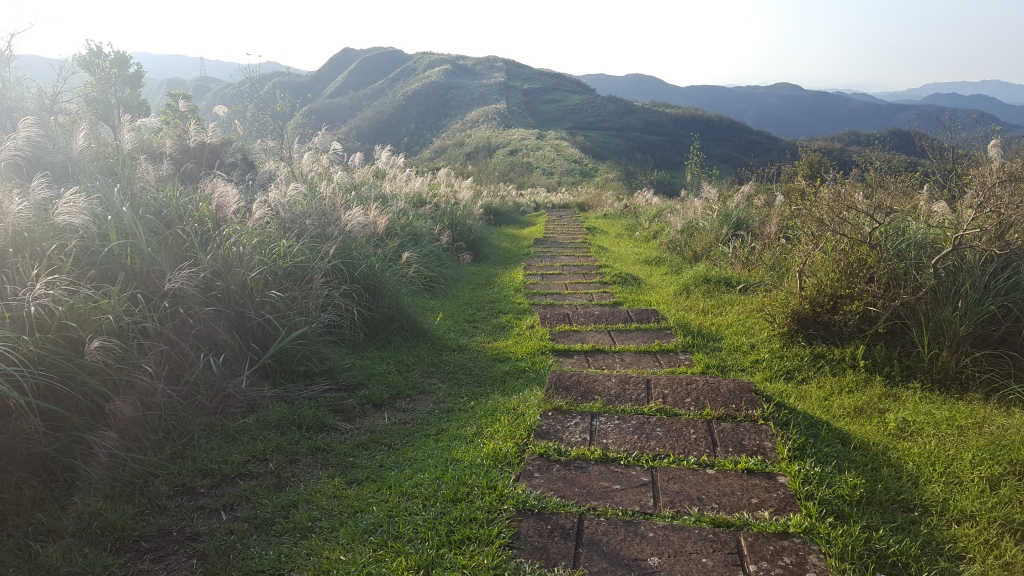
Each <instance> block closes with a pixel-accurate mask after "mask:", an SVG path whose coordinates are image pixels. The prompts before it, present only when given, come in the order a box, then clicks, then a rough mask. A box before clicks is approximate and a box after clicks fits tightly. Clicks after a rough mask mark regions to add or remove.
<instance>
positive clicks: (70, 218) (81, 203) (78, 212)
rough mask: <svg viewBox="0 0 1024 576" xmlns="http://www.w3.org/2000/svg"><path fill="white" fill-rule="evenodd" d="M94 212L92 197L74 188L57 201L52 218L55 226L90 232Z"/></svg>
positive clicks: (76, 187)
mask: <svg viewBox="0 0 1024 576" xmlns="http://www.w3.org/2000/svg"><path fill="white" fill-rule="evenodd" d="M94 211H95V207H94V206H93V197H91V196H89V195H87V194H86V193H85V192H84V191H83V190H80V189H79V188H78V186H75V187H74V188H72V189H70V190H68V191H67V192H65V193H64V195H63V196H61V197H60V198H59V199H57V202H56V203H55V204H54V205H53V212H52V216H53V221H54V223H55V224H59V225H61V226H70V227H73V228H78V229H79V230H90V229H92V227H93V214H94Z"/></svg>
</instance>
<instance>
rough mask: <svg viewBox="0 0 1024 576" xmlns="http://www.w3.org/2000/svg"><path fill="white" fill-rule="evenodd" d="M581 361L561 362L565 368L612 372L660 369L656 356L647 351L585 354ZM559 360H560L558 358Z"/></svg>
mask: <svg viewBox="0 0 1024 576" xmlns="http://www.w3.org/2000/svg"><path fill="white" fill-rule="evenodd" d="M582 360H583V363H582V365H581V364H580V362H578V361H577V362H574V363H572V364H571V365H570V364H562V366H563V367H566V368H575V369H577V370H609V371H612V372H615V371H623V370H661V364H660V363H659V362H658V356H657V355H656V354H653V353H649V352H623V353H603V354H586V355H583V357H582ZM559 361H560V362H561V360H559Z"/></svg>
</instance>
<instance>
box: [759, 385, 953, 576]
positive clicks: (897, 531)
mask: <svg viewBox="0 0 1024 576" xmlns="http://www.w3.org/2000/svg"><path fill="white" fill-rule="evenodd" d="M762 396H766V395H763V394H762ZM765 401H766V402H768V403H770V404H772V411H771V421H772V423H773V425H774V426H775V428H776V430H778V431H779V433H780V434H782V435H783V436H784V437H785V438H786V446H787V452H788V454H787V455H786V458H785V467H786V468H787V470H788V471H789V472H790V474H791V477H792V482H793V487H794V489H795V491H796V493H797V496H798V498H799V500H800V502H801V505H802V506H803V509H804V512H805V513H806V514H807V515H808V517H809V519H810V520H811V521H812V524H811V526H812V532H811V533H810V534H809V535H811V536H812V537H814V538H815V539H816V540H817V541H818V542H819V543H821V544H822V547H823V549H824V550H825V551H826V554H827V555H828V557H829V558H830V559H831V560H832V562H833V564H834V565H836V566H839V567H840V571H839V572H838V573H840V574H864V575H870V576H875V575H876V574H884V575H886V576H892V575H897V574H906V575H908V576H909V575H917V574H929V575H938V574H948V575H953V574H959V573H961V571H960V570H959V569H958V568H957V567H956V564H955V562H954V559H953V558H950V557H949V556H948V554H947V552H946V551H947V550H950V549H951V548H952V547H953V542H952V541H951V539H950V538H948V536H946V535H944V533H943V532H942V531H940V530H936V529H934V528H933V527H932V526H931V525H930V523H929V521H930V520H931V519H932V518H934V513H933V511H932V510H930V509H929V508H928V507H927V506H926V505H925V504H924V503H923V489H924V488H923V486H922V485H921V483H920V482H919V480H918V479H917V478H916V476H915V475H914V474H913V473H912V472H911V471H910V470H909V469H907V468H906V467H905V466H903V465H901V464H900V463H899V462H897V461H896V460H894V459H893V458H891V457H890V456H889V455H888V454H887V452H886V451H885V450H884V449H883V448H881V447H879V446H876V445H873V444H871V443H868V442H865V441H864V440H861V439H858V438H857V437H855V436H853V435H852V434H850V433H848V432H847V431H845V430H843V429H841V428H838V427H836V426H833V425H832V424H830V423H829V422H828V421H826V420H824V419H822V418H818V417H816V416H814V415H812V414H808V413H806V412H803V411H801V410H798V409H796V408H794V407H793V406H791V405H789V404H786V403H784V402H780V401H777V400H774V399H772V398H771V397H765Z"/></svg>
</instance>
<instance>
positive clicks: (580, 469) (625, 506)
mask: <svg viewBox="0 0 1024 576" xmlns="http://www.w3.org/2000/svg"><path fill="white" fill-rule="evenodd" d="M519 483H520V484H521V485H523V486H525V487H526V488H527V489H529V490H531V491H533V492H537V493H538V494H546V495H548V496H553V497H555V498H560V499H562V500H565V501H567V502H573V503H575V504H579V505H580V506H594V507H597V508H613V509H616V510H636V511H639V512H647V513H653V512H654V492H653V489H652V488H651V471H650V470H646V469H644V468H642V467H640V466H623V465H621V464H615V463H611V462H586V461H582V460H562V461H555V460H550V459H548V458H538V457H536V456H527V457H526V464H525V465H524V466H523V472H522V474H520V475H519Z"/></svg>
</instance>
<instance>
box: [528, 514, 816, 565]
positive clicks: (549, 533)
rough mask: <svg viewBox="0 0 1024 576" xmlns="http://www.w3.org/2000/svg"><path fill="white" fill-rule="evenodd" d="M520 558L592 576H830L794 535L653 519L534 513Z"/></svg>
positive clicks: (811, 546) (812, 551)
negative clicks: (725, 528)
mask: <svg viewBox="0 0 1024 576" xmlns="http://www.w3.org/2000/svg"><path fill="white" fill-rule="evenodd" d="M515 544H516V554H517V556H518V557H519V558H521V559H522V560H525V561H527V562H533V563H535V564H538V565H540V567H541V568H543V569H546V570H556V569H559V568H561V569H564V570H583V571H584V573H585V574H589V575H591V576H620V575H622V576H624V575H636V574H644V575H649V576H653V575H666V576H769V575H771V576H829V574H830V573H829V570H828V567H827V565H826V564H825V558H824V555H822V553H821V549H820V548H819V547H818V546H817V545H816V544H814V543H813V542H811V541H809V540H806V539H804V538H801V537H800V536H794V535H792V534H768V533H762V532H733V531H731V530H724V529H721V528H707V527H702V526H678V525H673V524H665V523H662V522H652V521H650V520H630V519H626V518H596V517H593V516H585V515H582V514H581V515H575V514H531V515H528V516H524V517H522V518H520V519H519V520H518V522H516V536H515Z"/></svg>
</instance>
